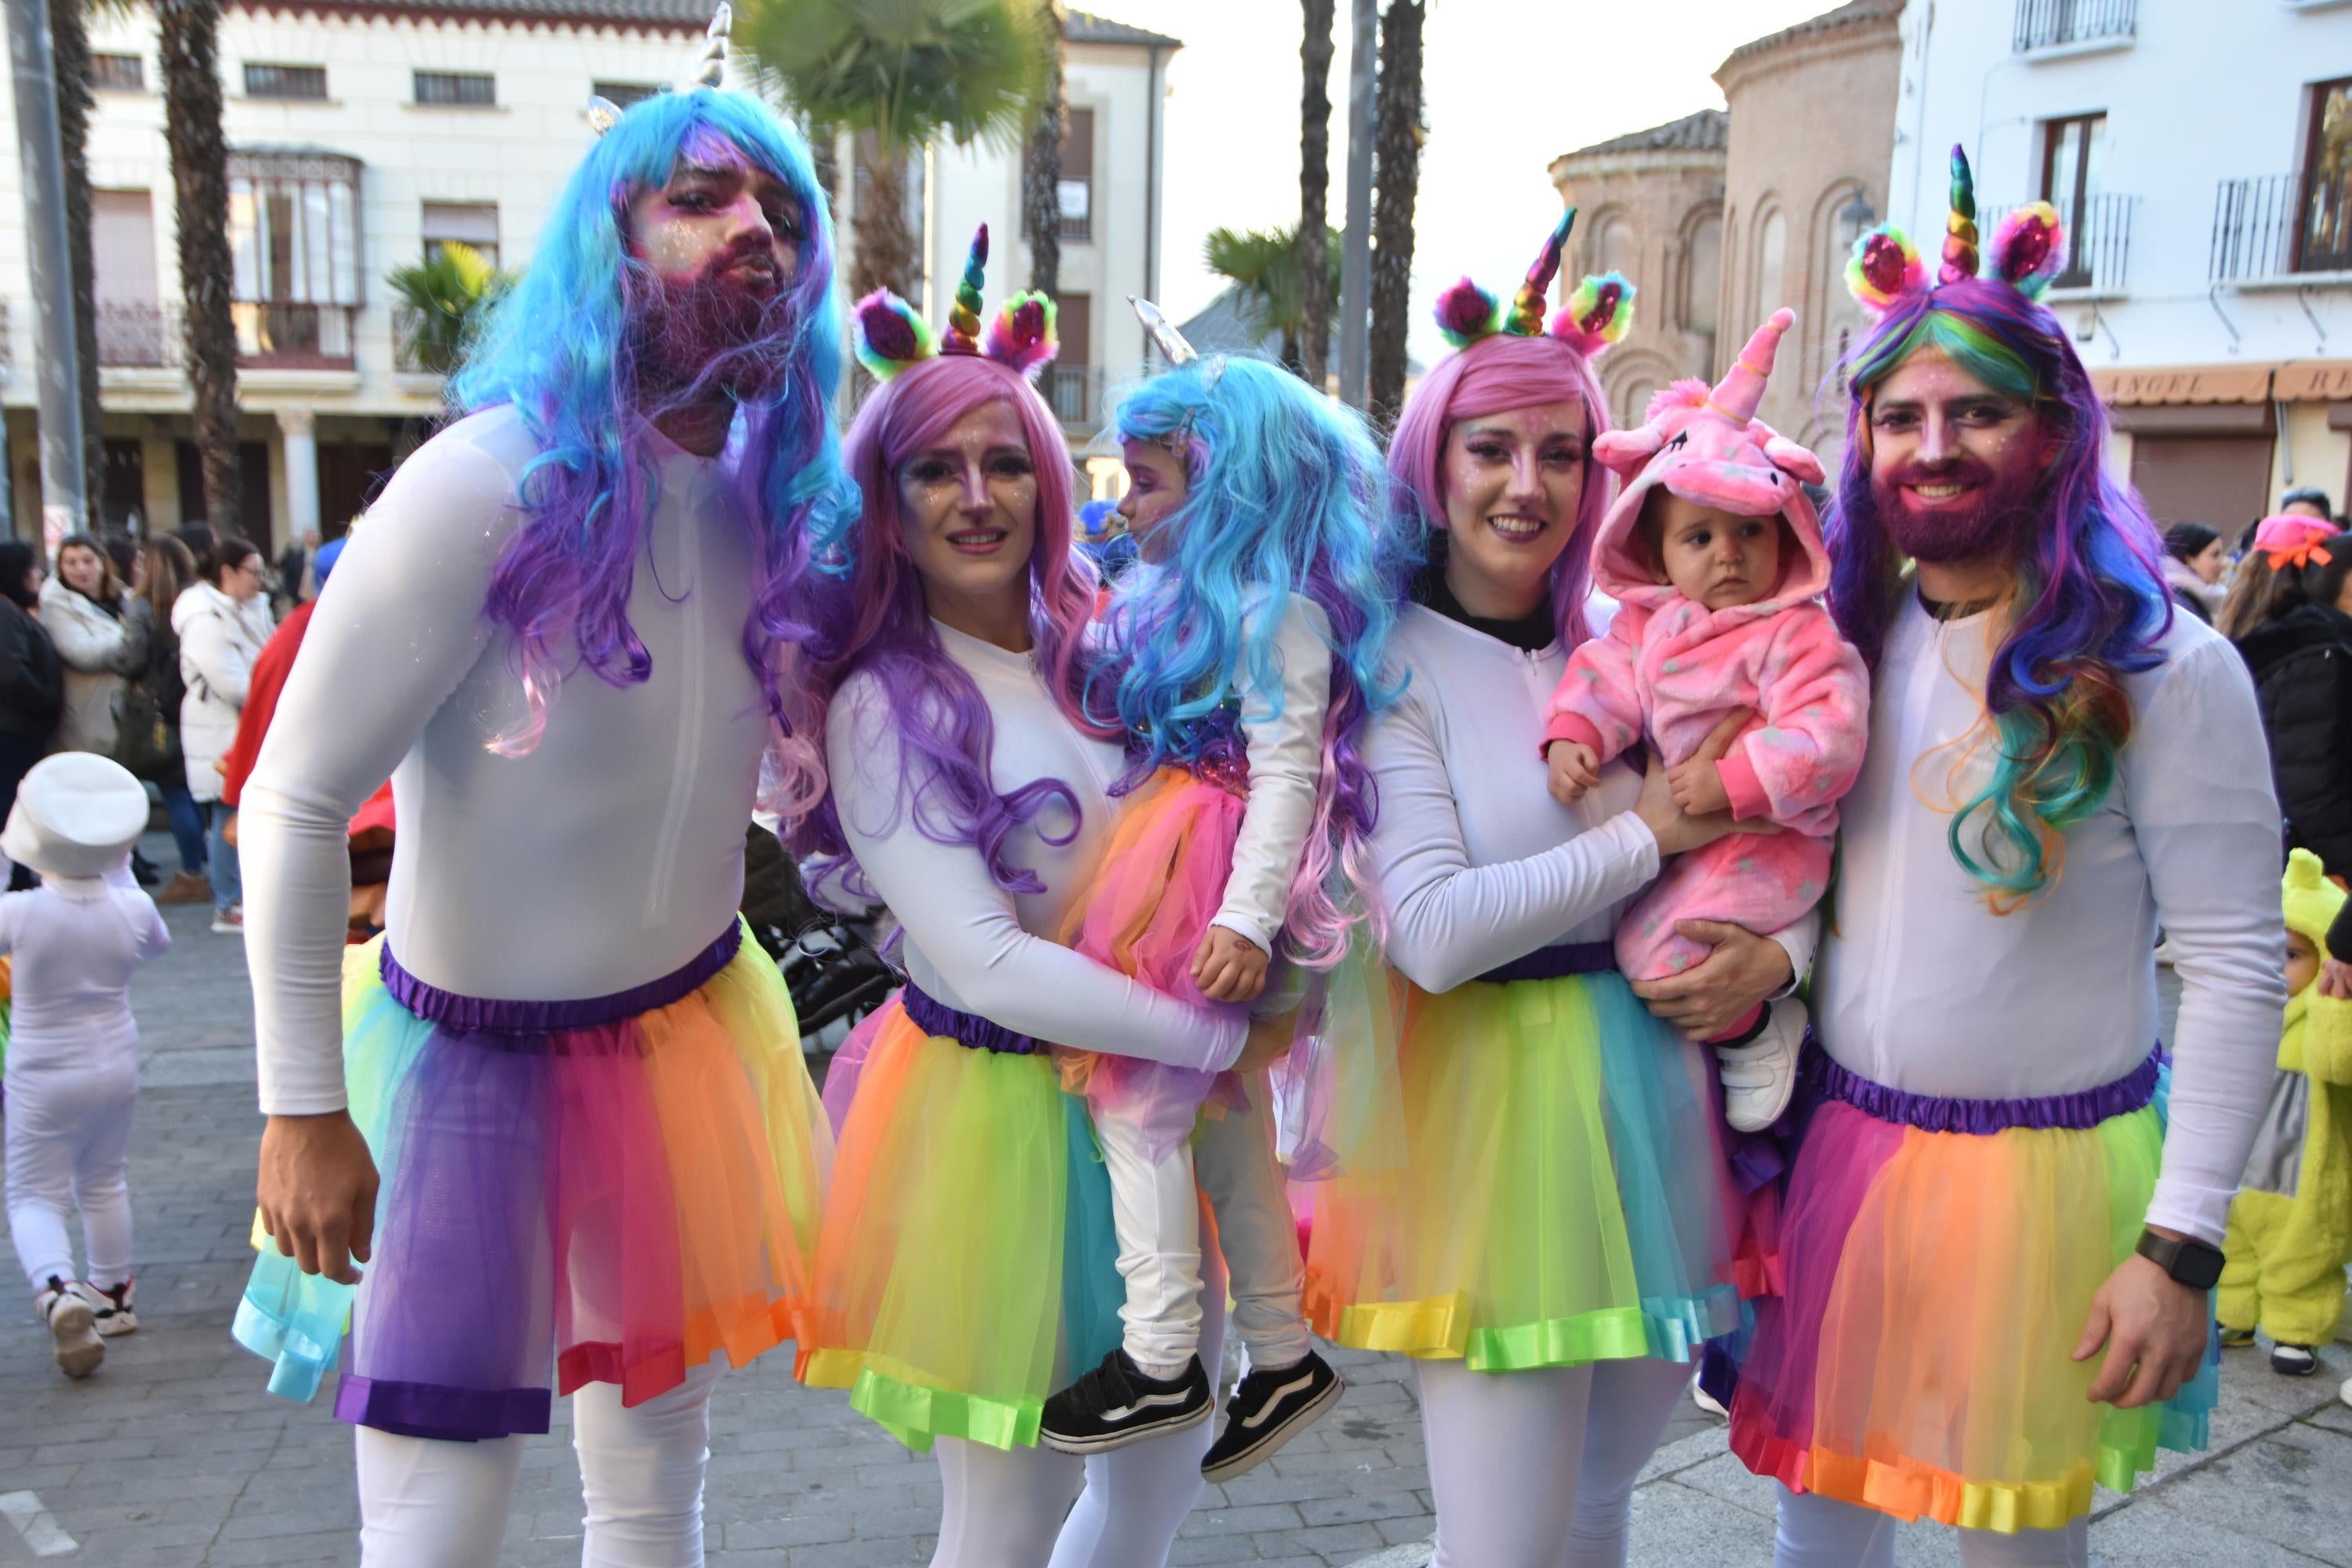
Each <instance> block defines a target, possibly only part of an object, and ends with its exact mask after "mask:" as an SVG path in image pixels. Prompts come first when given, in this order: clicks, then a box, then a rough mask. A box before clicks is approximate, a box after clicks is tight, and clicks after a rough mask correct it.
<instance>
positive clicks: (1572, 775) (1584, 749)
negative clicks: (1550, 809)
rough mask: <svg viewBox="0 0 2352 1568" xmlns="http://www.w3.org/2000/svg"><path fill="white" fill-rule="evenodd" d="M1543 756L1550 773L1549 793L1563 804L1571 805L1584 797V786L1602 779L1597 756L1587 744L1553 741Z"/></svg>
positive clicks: (1588, 786)
mask: <svg viewBox="0 0 2352 1568" xmlns="http://www.w3.org/2000/svg"><path fill="white" fill-rule="evenodd" d="M1544 758H1545V765H1546V767H1548V768H1549V770H1550V773H1551V797H1552V799H1554V800H1556V801H1558V802H1559V804H1560V805H1575V804H1576V803H1577V802H1578V801H1580V800H1582V799H1583V798H1584V792H1585V791H1586V790H1589V789H1591V788H1592V787H1593V786H1594V785H1595V784H1599V783H1600V782H1601V766H1600V758H1598V757H1597V756H1595V755H1594V754H1593V751H1592V748H1591V747H1590V746H1582V745H1579V744H1578V743H1577V742H1574V741H1554V742H1552V743H1551V744H1550V746H1549V747H1548V748H1547V749H1546V751H1545V752H1544Z"/></svg>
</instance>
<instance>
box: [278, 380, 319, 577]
mask: <svg viewBox="0 0 2352 1568" xmlns="http://www.w3.org/2000/svg"><path fill="white" fill-rule="evenodd" d="M316 423H317V418H316V416H314V415H313V414H312V413H311V412H310V410H309V409H307V408H281V409H279V410H278V433H279V434H280V435H281V436H283V437H285V441H286V542H287V543H288V544H294V543H298V542H300V540H301V539H302V537H303V535H305V534H306V533H309V532H310V531H312V530H314V529H316V528H317V527H318V526H319V438H318V437H317V436H316V435H315V434H313V433H312V426H314V425H315V424H316Z"/></svg>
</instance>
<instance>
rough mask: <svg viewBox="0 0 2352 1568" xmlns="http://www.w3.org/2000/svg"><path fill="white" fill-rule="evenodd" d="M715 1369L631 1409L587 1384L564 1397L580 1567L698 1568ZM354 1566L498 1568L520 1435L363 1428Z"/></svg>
mask: <svg viewBox="0 0 2352 1568" xmlns="http://www.w3.org/2000/svg"><path fill="white" fill-rule="evenodd" d="M718 1381H719V1369H718V1367H717V1366H716V1365H711V1364H706V1365H703V1366H699V1367H697V1368H695V1369H694V1370H693V1371H692V1372H689V1373H687V1377H686V1381H685V1382H684V1383H682V1384H679V1385H678V1386H677V1387H676V1388H673V1389H671V1390H670V1391H669V1392H668V1393H667V1394H658V1395H656V1397H654V1398H652V1399H648V1400H646V1402H645V1403H644V1404H643V1405H638V1406H637V1407H636V1408H635V1409H634V1410H624V1409H623V1408H621V1391H620V1389H619V1388H618V1387H616V1386H615V1385H614V1384H609V1383H592V1384H587V1385H586V1386H584V1387H583V1388H582V1389H581V1390H580V1391H579V1392H578V1393H576V1394H573V1395H572V1448H573V1449H574V1450H575V1451H576V1452H577V1453H578V1454H579V1456H580V1483H581V1493H582V1498H583V1503H584V1505H585V1520H586V1528H585V1530H584V1531H583V1533H584V1536H585V1541H584V1542H583V1546H582V1548H581V1554H580V1561H581V1564H582V1568H701V1564H702V1471H703V1466H704V1465H705V1464H706V1463H707V1462H708V1461H709V1458H710V1452H709V1439H710V1391H711V1389H712V1387H713V1386H714V1385H715V1384H717V1383H718ZM358 1432H359V1480H360V1562H361V1563H362V1568H497V1564H498V1562H499V1545H500V1542H502V1541H503V1540H504V1539H505V1536H506V1529H507V1515H508V1513H509V1511H510V1510H512V1508H513V1506H514V1492H515V1479H516V1477H517V1476H518V1475H519V1474H520V1470H521V1468H522V1450H523V1444H524V1443H525V1442H526V1441H527V1439H525V1438H522V1437H499V1438H496V1439H493V1440H491V1441H488V1442H481V1443H444V1442H438V1441H436V1440H434V1439H431V1438H425V1437H403V1436H395V1435H394V1434H393V1433H390V1432H379V1431H377V1430H376V1429H375V1428H373V1427H372V1426H362V1427H360V1428H358Z"/></svg>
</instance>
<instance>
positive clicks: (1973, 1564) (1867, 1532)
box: [1772, 1487, 2091, 1568]
mask: <svg viewBox="0 0 2352 1568" xmlns="http://www.w3.org/2000/svg"><path fill="white" fill-rule="evenodd" d="M2090 1525H2091V1521H2089V1520H2086V1519H2078V1520H2076V1521H2074V1524H2073V1525H2072V1526H2071V1527H2070V1528H2068V1529H2065V1530H2021V1531H2018V1532H2017V1533H2016V1534H2014V1535H2003V1534H2000V1532H1998V1531H1990V1530H1963V1531H1959V1532H1958V1533H1959V1538H1960V1561H1961V1562H1962V1563H1966V1564H1967V1565H1968V1568H2085V1565H2086V1564H2087V1563H2089V1562H2090V1561H2091V1545H2090ZM1900 1528H1901V1526H1899V1525H1898V1524H1896V1522H1895V1521H1894V1520H1893V1519H1891V1518H1889V1517H1888V1516H1887V1515H1885V1514H1883V1513H1881V1512H1879V1511H1878V1510H1876V1509H1870V1508H1856V1507H1855V1506H1854V1505H1853V1504H1852V1503H1847V1502H1840V1501H1838V1500H1836V1499H1834V1498H1825V1497H1822V1496H1820V1495H1819V1494H1818V1493H1814V1492H1805V1493H1802V1494H1800V1493H1797V1492H1792V1491H1790V1489H1788V1488H1786V1487H1782V1488H1781V1489H1780V1528H1779V1532H1778V1534H1777V1536H1776V1537H1775V1541H1774V1551H1773V1554H1772V1565H1773V1568H1895V1531H1897V1530H1898V1529H1900Z"/></svg>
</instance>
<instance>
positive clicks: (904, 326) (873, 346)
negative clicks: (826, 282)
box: [849, 224, 1061, 381]
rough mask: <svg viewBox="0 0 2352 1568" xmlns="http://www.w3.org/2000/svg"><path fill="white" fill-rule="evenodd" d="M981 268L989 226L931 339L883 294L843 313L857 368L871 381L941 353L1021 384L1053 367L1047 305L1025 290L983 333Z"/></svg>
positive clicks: (906, 309)
mask: <svg viewBox="0 0 2352 1568" xmlns="http://www.w3.org/2000/svg"><path fill="white" fill-rule="evenodd" d="M987 271H988V226H987V225H986V224H982V225H981V226H980V231H979V232H978V233H977V234H974V235H973V236H972V237H971V253H970V254H969V255H967V256H966V257H965V258H964V263H963V276H962V277H961V278H960V279H957V281H956V290H955V300H954V302H953V303H952V304H951V305H950V306H949V307H948V328H947V331H944V332H941V333H938V334H936V335H935V334H933V332H932V331H931V329H930V326H929V323H928V322H926V321H924V320H923V318H922V317H921V315H920V314H919V313H918V312H917V311H916V310H915V308H914V307H913V306H912V305H909V304H908V303H907V301H906V300H901V299H900V298H898V295H896V294H893V293H892V292H890V290H889V289H876V290H874V292H873V293H871V294H868V295H867V296H866V298H864V299H863V300H859V301H857V303H856V306H855V307H853V308H852V309H851V310H850V312H849V320H850V326H851V328H852V330H853V331H854V332H855V333H856V340H857V363H860V364H862V365H864V366H865V367H866V370H867V371H868V372H869V373H870V374H872V375H873V377H874V379H875V380H877V381H887V380H889V379H890V378H891V377H892V376H894V375H898V374H901V373H903V372H905V371H907V370H908V369H910V368H912V367H913V366H915V365H916V364H919V363H921V362H922V361H924V360H927V359H937V358H939V357H940V355H942V354H971V355H973V356H974V357H976V358H980V359H990V360H994V361H995V362H996V363H999V364H1001V365H1003V366H1004V367H1005V368H1007V369H1008V370H1011V371H1013V372H1014V373H1015V374H1018V375H1020V376H1022V377H1023V378H1024V379H1025V380H1030V381H1034V380H1035V379H1036V378H1037V373H1038V372H1039V371H1042V370H1044V369H1045V367H1046V366H1047V365H1048V364H1050V363H1053V359H1054V355H1055V353H1056V352H1057V351H1058V350H1059V348H1060V346H1061V345H1060V344H1059V343H1058V342H1056V341H1055V337H1054V301H1053V300H1049V299H1047V298H1046V297H1045V295H1043V294H1038V293H1031V292H1024V293H1020V294H1015V295H1013V298H1011V299H1010V300H1006V301H1005V302H1004V304H1003V308H1002V309H1000V310H998V311H997V312H996V315H995V317H994V319H992V321H989V322H988V324H987V330H986V331H982V328H981V317H980V306H981V300H980V286H981V284H982V282H984V281H986V278H987Z"/></svg>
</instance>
